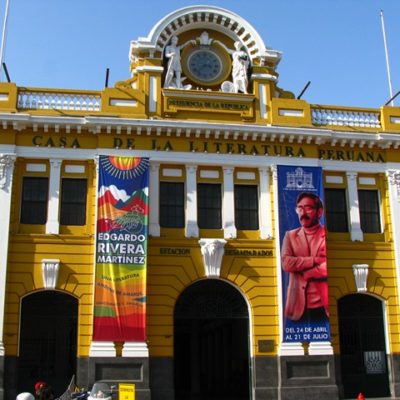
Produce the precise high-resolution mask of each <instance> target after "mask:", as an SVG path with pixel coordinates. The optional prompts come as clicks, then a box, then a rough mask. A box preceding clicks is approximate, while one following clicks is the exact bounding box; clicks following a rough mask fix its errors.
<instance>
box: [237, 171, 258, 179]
mask: <svg viewBox="0 0 400 400" xmlns="http://www.w3.org/2000/svg"><path fill="white" fill-rule="evenodd" d="M236 178H237V179H241V180H244V181H254V179H256V174H255V173H254V172H244V171H238V172H236Z"/></svg>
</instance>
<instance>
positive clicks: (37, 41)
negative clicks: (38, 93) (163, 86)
mask: <svg viewBox="0 0 400 400" xmlns="http://www.w3.org/2000/svg"><path fill="white" fill-rule="evenodd" d="M194 4H210V5H215V6H220V7H222V8H226V9H229V10H231V11H233V12H235V13H236V14H239V15H241V16H242V17H243V18H244V19H246V20H247V21H248V22H249V23H250V24H251V25H253V27H254V28H255V29H256V30H257V32H258V33H259V34H260V36H261V37H262V38H263V40H264V42H265V44H266V45H267V46H268V47H271V48H273V49H275V50H280V51H282V52H283V57H282V61H281V62H280V64H279V66H278V69H277V70H278V72H279V87H281V88H283V89H285V90H289V91H292V92H294V93H295V94H296V95H298V94H299V93H300V92H301V90H302V89H303V87H304V86H305V85H306V83H307V82H308V81H311V85H310V86H309V88H308V90H307V91H306V92H305V94H304V95H303V99H304V100H306V101H308V102H309V103H312V104H325V105H343V106H359V107H374V108H376V107H380V106H382V105H383V104H384V103H386V101H387V100H388V99H389V97H390V96H389V89H388V80H387V72H386V62H385V53H384V45H383V37H382V29H381V20H380V16H379V12H380V10H381V9H383V10H384V16H385V26H386V34H387V41H388V49H389V56H390V67H391V72H392V84H393V92H394V93H396V92H397V91H399V90H400V76H399V71H400V23H399V18H400V0H381V1H379V0H240V1H238V0H219V1H213V0H208V1H200V2H190V1H184V0H170V1H165V0H146V1H144V0H140V1H139V0H10V13H9V20H8V32H7V41H6V51H5V61H6V64H7V68H8V71H9V74H10V76H11V80H12V81H13V82H15V83H16V84H17V85H18V86H26V87H46V88H68V89H93V90H101V89H103V88H104V82H105V74H106V69H107V68H110V78H109V79H110V80H109V86H112V85H114V83H115V82H117V81H120V80H125V79H128V78H129V75H130V74H129V61H128V50H129V44H130V41H131V40H133V39H137V38H138V37H139V36H147V35H148V33H149V32H150V30H151V28H152V27H153V26H154V25H155V24H156V23H157V22H158V21H159V20H160V19H161V18H163V17H164V16H165V15H167V14H168V13H170V12H172V11H175V10H176V9H178V8H182V7H185V6H189V5H194ZM4 6H5V0H0V13H1V14H0V15H1V21H3V16H4ZM2 79H3V80H4V79H5V78H4V75H3V77H2ZM395 103H396V105H397V104H399V105H400V96H399V97H398V98H397V100H396V101H395Z"/></svg>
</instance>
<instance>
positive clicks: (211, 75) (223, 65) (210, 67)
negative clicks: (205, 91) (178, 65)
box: [183, 46, 230, 86]
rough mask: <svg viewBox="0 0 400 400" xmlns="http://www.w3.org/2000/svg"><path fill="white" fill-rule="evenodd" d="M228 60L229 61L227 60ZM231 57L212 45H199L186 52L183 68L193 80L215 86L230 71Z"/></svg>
mask: <svg viewBox="0 0 400 400" xmlns="http://www.w3.org/2000/svg"><path fill="white" fill-rule="evenodd" d="M227 61H228V62H227ZM229 67H230V62H229V58H228V60H227V57H226V56H225V55H224V54H222V51H219V49H218V50H217V49H216V48H214V47H212V46H197V47H195V48H192V49H191V50H190V51H189V52H188V53H186V54H185V57H184V62H183V70H184V73H185V75H186V76H187V77H188V78H189V79H191V80H192V81H193V82H195V83H198V84H201V85H205V86H213V85H216V84H218V83H221V82H222V81H223V80H224V79H225V78H226V75H227V73H229Z"/></svg>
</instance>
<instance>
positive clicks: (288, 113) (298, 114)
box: [278, 108, 304, 117]
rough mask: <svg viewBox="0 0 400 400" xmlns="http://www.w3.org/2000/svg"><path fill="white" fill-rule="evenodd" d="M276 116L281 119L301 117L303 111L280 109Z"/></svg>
mask: <svg viewBox="0 0 400 400" xmlns="http://www.w3.org/2000/svg"><path fill="white" fill-rule="evenodd" d="M278 114H279V115H281V116H282V117H303V116H304V111H303V110H293V109H289V108H287V109H286V108H280V109H279V110H278Z"/></svg>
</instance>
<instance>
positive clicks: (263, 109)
mask: <svg viewBox="0 0 400 400" xmlns="http://www.w3.org/2000/svg"><path fill="white" fill-rule="evenodd" d="M258 93H259V95H258V96H259V105H260V116H261V118H262V119H267V117H268V113H267V88H266V86H265V85H264V84H262V83H259V84H258Z"/></svg>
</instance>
